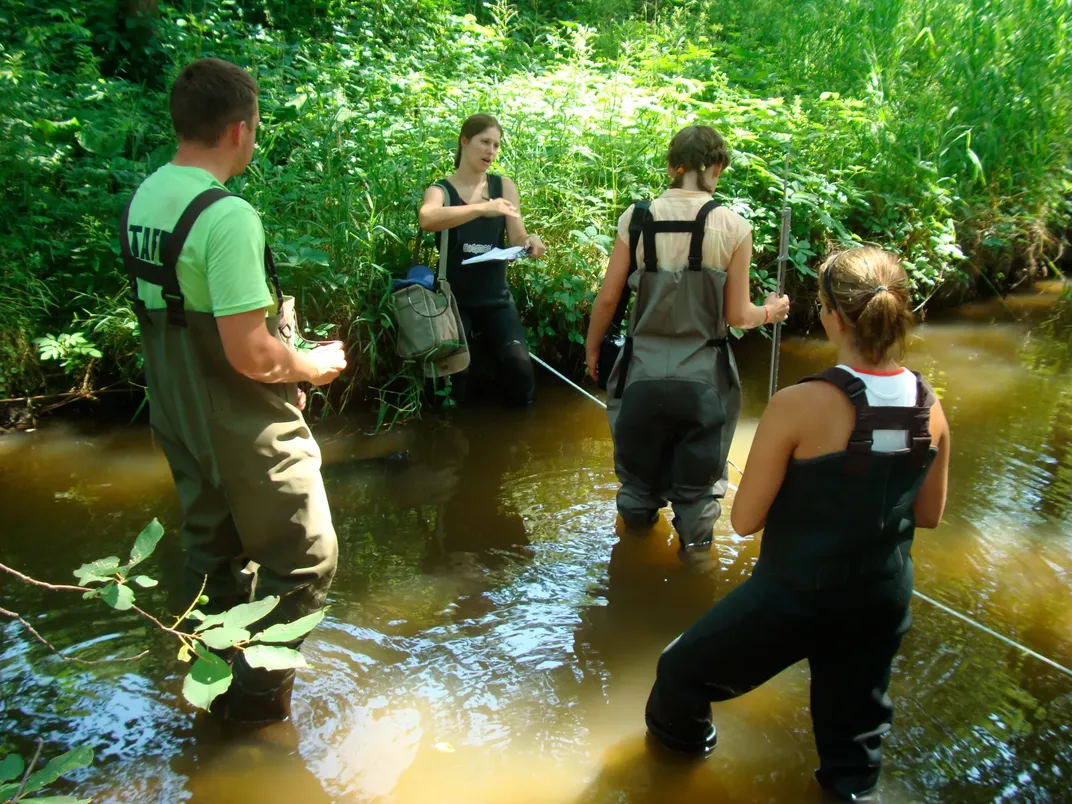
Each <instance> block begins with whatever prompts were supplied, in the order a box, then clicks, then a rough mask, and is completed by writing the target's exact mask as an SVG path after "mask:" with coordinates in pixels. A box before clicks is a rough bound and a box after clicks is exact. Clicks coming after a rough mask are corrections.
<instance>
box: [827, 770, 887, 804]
mask: <svg viewBox="0 0 1072 804" xmlns="http://www.w3.org/2000/svg"><path fill="white" fill-rule="evenodd" d="M878 776H879V771H878V770H877V769H876V770H874V771H869V772H866V773H854V774H845V775H837V776H834V775H833V774H830V773H824V772H823V771H822V770H819V771H816V772H815V778H816V780H817V781H818V782H819V784H820V786H821V787H822V788H823V800H824V801H877V800H878V797H877V793H876V792H875V791H876V788H877V787H878Z"/></svg>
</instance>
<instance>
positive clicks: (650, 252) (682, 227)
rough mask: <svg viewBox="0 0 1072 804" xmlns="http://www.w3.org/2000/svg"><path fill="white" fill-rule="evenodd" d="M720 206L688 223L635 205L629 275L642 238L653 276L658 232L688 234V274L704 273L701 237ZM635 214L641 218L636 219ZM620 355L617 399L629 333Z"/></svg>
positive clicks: (716, 342) (628, 355)
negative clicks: (664, 218) (666, 218)
mask: <svg viewBox="0 0 1072 804" xmlns="http://www.w3.org/2000/svg"><path fill="white" fill-rule="evenodd" d="M720 206H722V205H721V204H719V203H718V202H717V201H715V200H714V199H711V200H710V201H708V202H707V203H706V204H704V205H703V206H702V207H700V211H699V212H697V213H696V217H695V218H693V219H692V220H691V221H657V220H655V219H654V218H653V217H652V214H651V203H650V202H647V203H644V204H640V203H638V204H637V205H636V206H635V207H634V208H633V216H632V217H631V218H630V219H629V273H630V274H632V273H633V271H635V270H636V269H637V258H636V250H637V244H638V242H639V238H640V237H643V238H644V270H645V271H650V272H652V273H654V272H657V271H658V270H659V258H658V254H657V253H656V251H655V235H656V234H658V233H660V232H688V233H689V234H691V238H690V239H689V262H688V270H690V271H700V270H703V241H704V234H705V233H706V231H707V216H708V215H710V214H711V211H712V210H714V209H716V208H718V207H720ZM637 213H640V214H639V215H638V214H637ZM638 218H639V220H638ZM626 288H628V285H626ZM622 298H623V301H620V302H619V303H618V304H619V309H620V310H621V312H622V314H623V315H624V314H625V307H624V303H628V301H629V297H628V296H627V295H625V293H623V294H622ZM615 315H617V313H616V314H615ZM725 342H726V339H725V338H715V339H712V340H709V341H708V342H707V345H708V346H721V345H722V344H724V343H725ZM622 351H623V353H624V354H623V356H622V368H621V370H620V371H619V372H618V384H617V385H616V386H615V388H614V396H615V398H616V399H621V398H622V394H624V393H625V382H626V378H627V376H628V374H629V361H630V360H631V359H632V357H633V335H632V333H631V332H630V334H628V335H626V336H625V345H624V346H622Z"/></svg>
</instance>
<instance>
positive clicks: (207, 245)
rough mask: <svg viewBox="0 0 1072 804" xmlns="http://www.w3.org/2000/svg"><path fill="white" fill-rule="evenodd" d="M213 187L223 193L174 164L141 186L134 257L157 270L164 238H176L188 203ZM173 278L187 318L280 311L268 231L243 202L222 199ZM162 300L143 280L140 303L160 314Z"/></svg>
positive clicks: (201, 222)
mask: <svg viewBox="0 0 1072 804" xmlns="http://www.w3.org/2000/svg"><path fill="white" fill-rule="evenodd" d="M212 187H223V185H222V184H220V183H219V182H218V181H216V179H215V178H214V177H213V176H212V174H211V173H209V172H208V171H207V170H202V169H201V168H197V167H186V166H180V165H172V164H167V165H164V166H163V167H162V168H160V169H159V170H157V171H156V172H155V173H153V175H151V176H149V178H147V179H146V180H145V181H144V182H142V185H141V187H139V188H138V191H137V193H136V194H135V196H134V202H133V203H132V204H131V205H130V219H129V231H128V234H129V237H130V248H131V250H132V251H133V252H134V256H136V257H140V258H141V259H143V260H147V261H148V262H152V263H156V264H157V265H159V264H160V240H161V237H160V235H161V233H163V232H167V233H170V232H171V231H172V229H174V228H175V224H177V223H178V222H179V216H180V215H182V212H183V210H184V209H186V207H187V206H188V205H189V203H190V202H191V201H193V200H194V198H195V197H197V196H198V195H200V194H201V193H202V192H204V191H205V190H208V189H210V188H212ZM175 270H176V272H177V273H178V276H179V288H180V289H181V290H182V295H183V296H184V297H185V299H186V305H185V306H186V309H187V310H194V311H197V312H201V313H213V314H214V315H217V316H223V315H234V314H236V313H247V312H249V311H250V310H257V309H260V308H262V307H267V308H269V313H273V312H274V311H275V306H276V303H275V298H274V296H273V294H272V292H271V290H270V289H269V287H268V282H267V278H266V274H265V270H264V227H263V226H262V225H261V219H260V216H259V215H258V214H257V212H256V210H254V209H253V207H251V206H250V205H249V202H247V201H245V200H243V199H241V198H238V197H234V196H233V197H229V198H222V199H220V200H219V201H217V202H216V203H214V204H212V205H211V206H209V207H208V208H207V209H206V210H205V211H204V212H202V213H201V215H200V216H198V218H197V220H196V221H195V222H194V225H193V228H192V229H191V230H190V236H189V237H187V238H186V243H185V244H184V245H183V247H182V253H181V254H180V255H179V261H178V265H177V266H176V269H175ZM160 293H161V289H160V287H159V286H158V285H153V284H150V283H148V282H145V281H144V280H141V279H139V280H138V296H139V297H140V298H141V299H142V301H144V302H145V306H146V307H148V308H150V309H154V310H159V309H162V308H163V307H164V306H165V305H164V299H163V297H162V296H161V295H160Z"/></svg>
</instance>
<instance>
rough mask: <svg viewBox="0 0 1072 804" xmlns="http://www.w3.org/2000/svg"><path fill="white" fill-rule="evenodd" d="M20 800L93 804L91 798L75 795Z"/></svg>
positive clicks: (40, 803)
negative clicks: (76, 796)
mask: <svg viewBox="0 0 1072 804" xmlns="http://www.w3.org/2000/svg"><path fill="white" fill-rule="evenodd" d="M19 800H20V801H36V802H37V804H93V799H91V798H75V797H74V796H45V797H44V798H23V799H19Z"/></svg>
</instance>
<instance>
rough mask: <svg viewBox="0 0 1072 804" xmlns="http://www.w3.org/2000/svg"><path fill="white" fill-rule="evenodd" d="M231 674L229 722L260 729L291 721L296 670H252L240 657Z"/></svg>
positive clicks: (255, 668) (228, 691) (228, 703)
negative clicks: (260, 725) (283, 721)
mask: <svg viewBox="0 0 1072 804" xmlns="http://www.w3.org/2000/svg"><path fill="white" fill-rule="evenodd" d="M231 672H232V679H231V687H230V689H229V690H227V695H226V705H227V710H226V719H227V720H228V721H229V722H231V723H241V724H250V725H256V724H263V723H274V722H277V721H280V720H286V719H287V718H289V717H290V696H291V693H292V692H293V690H294V671H293V670H263V669H261V668H257V667H250V666H249V665H248V664H247V663H246V660H245V659H244V658H243V657H242V656H239V657H238V658H237V659H236V660H235V662H234V664H233V665H232V666H231Z"/></svg>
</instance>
